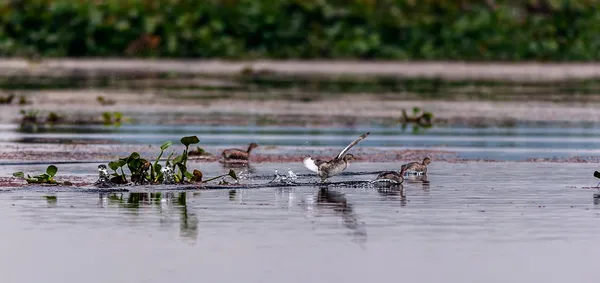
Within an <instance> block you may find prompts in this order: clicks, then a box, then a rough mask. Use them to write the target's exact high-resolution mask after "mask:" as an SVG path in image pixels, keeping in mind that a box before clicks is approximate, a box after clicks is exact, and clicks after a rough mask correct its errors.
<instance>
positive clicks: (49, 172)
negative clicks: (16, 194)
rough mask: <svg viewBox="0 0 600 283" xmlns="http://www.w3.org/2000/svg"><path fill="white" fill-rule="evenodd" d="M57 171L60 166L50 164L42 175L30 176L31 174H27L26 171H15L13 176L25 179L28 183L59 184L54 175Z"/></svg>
mask: <svg viewBox="0 0 600 283" xmlns="http://www.w3.org/2000/svg"><path fill="white" fill-rule="evenodd" d="M57 172H58V168H57V167H56V166H54V165H50V166H48V168H46V173H43V174H40V175H35V176H30V175H29V174H27V176H25V173H23V172H15V173H13V176H15V177H17V178H21V179H23V180H25V181H26V182H27V183H28V184H51V185H56V184H58V182H57V181H56V180H54V176H55V175H56V173H57Z"/></svg>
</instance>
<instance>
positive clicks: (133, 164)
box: [127, 159, 142, 172]
mask: <svg viewBox="0 0 600 283" xmlns="http://www.w3.org/2000/svg"><path fill="white" fill-rule="evenodd" d="M127 166H129V170H131V171H132V172H136V171H138V170H139V169H140V168H141V167H142V160H141V159H133V160H131V161H129V163H127Z"/></svg>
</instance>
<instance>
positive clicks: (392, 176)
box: [375, 165, 406, 184]
mask: <svg viewBox="0 0 600 283" xmlns="http://www.w3.org/2000/svg"><path fill="white" fill-rule="evenodd" d="M404 172H406V165H402V166H401V167H400V172H398V171H387V172H382V173H380V174H379V175H377V178H375V180H376V181H380V182H390V183H393V184H402V182H404Z"/></svg>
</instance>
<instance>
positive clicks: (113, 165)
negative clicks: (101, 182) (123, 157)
mask: <svg viewBox="0 0 600 283" xmlns="http://www.w3.org/2000/svg"><path fill="white" fill-rule="evenodd" d="M108 167H109V168H110V169H112V170H113V171H117V169H118V168H119V167H121V166H120V165H119V162H118V161H111V162H109V163H108Z"/></svg>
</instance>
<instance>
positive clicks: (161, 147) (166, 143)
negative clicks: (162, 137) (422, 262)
mask: <svg viewBox="0 0 600 283" xmlns="http://www.w3.org/2000/svg"><path fill="white" fill-rule="evenodd" d="M171 145H173V142H172V141H168V142H165V143H163V144H162V145H161V146H160V150H163V151H164V150H166V149H167V148H169V146H171Z"/></svg>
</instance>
